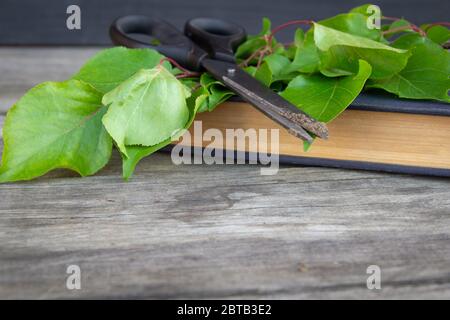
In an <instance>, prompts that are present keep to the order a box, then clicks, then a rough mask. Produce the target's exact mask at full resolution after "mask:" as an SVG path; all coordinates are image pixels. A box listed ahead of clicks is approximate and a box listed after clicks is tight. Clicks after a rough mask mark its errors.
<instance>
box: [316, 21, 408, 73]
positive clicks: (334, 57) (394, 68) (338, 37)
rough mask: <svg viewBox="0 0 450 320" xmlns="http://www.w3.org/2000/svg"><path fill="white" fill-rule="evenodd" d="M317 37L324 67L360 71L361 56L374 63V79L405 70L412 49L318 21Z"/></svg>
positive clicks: (331, 69) (333, 69)
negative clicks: (392, 45) (398, 46)
mask: <svg viewBox="0 0 450 320" xmlns="http://www.w3.org/2000/svg"><path fill="white" fill-rule="evenodd" d="M314 41H315V44H316V46H317V47H318V48H319V50H321V51H322V53H321V69H322V70H325V71H329V73H330V72H334V73H336V72H335V70H343V71H346V72H353V73H356V71H357V70H358V65H359V64H358V60H360V59H362V60H365V61H367V62H369V63H370V65H371V66H372V74H371V76H370V77H371V78H372V79H382V78H388V77H391V76H392V75H394V74H396V73H397V72H399V71H400V70H402V69H403V68H404V67H405V66H406V63H407V61H408V58H409V56H410V53H409V52H408V51H407V50H402V49H398V48H394V47H391V46H388V45H386V44H383V43H381V42H377V41H374V40H371V39H368V38H364V37H360V36H356V35H352V34H349V33H345V32H342V31H339V30H335V29H332V28H328V27H326V26H323V25H320V24H318V23H314Z"/></svg>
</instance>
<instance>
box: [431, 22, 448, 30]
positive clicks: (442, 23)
mask: <svg viewBox="0 0 450 320" xmlns="http://www.w3.org/2000/svg"><path fill="white" fill-rule="evenodd" d="M434 26H443V27H448V28H450V22H435V23H431V24H429V25H427V26H426V27H425V31H427V30H428V29H430V28H432V27H434Z"/></svg>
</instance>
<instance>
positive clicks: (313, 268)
mask: <svg viewBox="0 0 450 320" xmlns="http://www.w3.org/2000/svg"><path fill="white" fill-rule="evenodd" d="M8 50H10V49H6V51H7V52H11V51H8ZM11 50H12V49H11ZM14 50H15V49H14ZM22 50H25V49H22ZM39 50H41V49H37V50H35V49H28V51H27V52H28V53H27V54H26V55H25V54H24V55H25V56H24V57H23V59H24V60H25V61H27V59H28V58H27V56H28V55H29V56H32V55H33V51H37V52H39ZM58 50H60V51H59V56H60V57H61V59H62V56H66V57H69V56H72V57H75V56H76V55H77V54H76V52H78V53H80V51H77V50H75V51H73V50H72V49H64V50H63V49H58ZM93 50H95V49H93ZM4 55H5V49H0V56H4ZM48 55H51V52H48ZM19 56H20V55H19ZM15 59H19V60H20V58H19V57H16V58H15ZM42 59H43V60H42V61H44V60H45V55H42ZM69 60H70V59H65V60H64V61H66V62H64V66H61V69H63V68H67V69H66V70H68V69H70V68H71V67H69V65H71V64H72V63H73V62H72V61H70V62H69ZM4 61H5V60H4V59H0V73H1V74H2V77H1V79H2V80H1V81H2V82H1V84H0V90H1V91H0V92H2V94H1V95H0V102H1V103H4V100H5V98H4V97H3V93H5V92H9V91H8V90H6V89H5V87H4V85H5V84H6V83H8V80H7V79H5V77H4V76H3V74H4V73H3V71H4V70H7V69H8V68H10V66H9V65H8V63H7V62H4ZM6 61H7V60H6ZM42 61H41V63H42ZM17 62H18V63H20V61H17ZM45 63H47V65H49V64H50V62H48V61H47V62H45ZM66 63H67V64H66ZM31 65H33V64H32V63H31V62H30V66H31ZM35 65H36V68H37V70H40V69H39V68H40V65H41V64H39V63H36V64H35ZM48 70H54V69H48ZM23 72H24V73H25V74H24V75H23V79H24V80H23V81H26V83H28V84H31V83H33V82H40V81H42V79H41V78H40V77H41V76H43V75H42V74H40V72H41V71H36V70H32V68H31V69H28V70H27V69H24V71H23ZM52 72H53V71H48V72H47V74H45V78H46V79H48V78H57V77H59V76H63V75H62V74H61V73H58V72H59V71H55V72H56V73H52ZM36 75H39V76H38V77H39V79H37V78H36ZM8 77H12V79H15V78H14V77H15V75H11V74H9V75H8ZM14 81H16V83H17V86H18V87H19V88H20V86H22V85H23V84H22V83H21V82H20V81H19V80H14ZM28 84H26V85H28ZM19 88H16V87H15V86H11V87H10V90H12V91H11V92H16V93H11V95H10V96H9V98H7V99H17V98H18V96H15V95H16V94H17V95H20V94H22V92H21V90H22V89H19ZM1 118H2V116H0V119H1ZM0 122H1V120H0ZM2 147H3V146H2V142H0V149H1V148H2ZM120 171H121V165H120V159H119V157H118V155H117V154H115V155H114V156H113V159H112V161H111V163H110V164H109V165H108V166H107V167H106V168H105V169H104V170H102V171H101V172H99V173H98V174H97V175H96V176H94V177H87V178H78V177H76V175H75V174H73V173H70V172H67V171H55V172H52V173H50V174H48V175H47V176H45V177H42V178H40V179H37V180H34V181H31V182H23V183H12V184H2V185H0V298H9V299H11V298H38V299H46V298H103V297H106V298H224V299H228V298H257V299H258V298H277V299H282V298H351V299H359V298H373V299H381V298H389V299H397V298H450V271H449V270H450V227H449V225H450V201H449V199H450V188H449V186H450V182H449V180H448V179H438V178H424V177H411V176H404V175H390V174H380V173H371V172H358V171H346V170H334V169H324V168H302V167H287V166H283V167H281V168H280V171H279V173H278V174H277V175H274V176H261V175H260V168H259V167H258V166H250V165H234V166H231V165H228V166H226V165H223V166H220V165H216V166H207V165H184V166H175V165H173V164H172V162H171V159H170V156H169V155H168V154H164V153H158V154H155V155H152V156H151V157H149V158H147V159H145V160H144V161H143V162H142V163H141V164H140V165H139V166H138V168H137V171H136V174H135V177H134V178H133V179H132V180H131V181H130V182H128V183H125V182H123V181H122V179H121V177H120ZM71 264H77V265H79V266H80V267H81V272H82V289H81V290H78V291H69V290H67V289H66V287H65V281H66V276H67V274H66V268H67V266H69V265H71ZM372 264H376V265H379V266H380V267H381V270H382V289H381V290H379V291H377V290H375V291H371V290H368V289H367V288H366V279H367V276H368V275H367V274H366V268H367V267H368V266H369V265H372Z"/></svg>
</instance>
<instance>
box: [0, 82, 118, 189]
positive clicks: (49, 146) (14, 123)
mask: <svg viewBox="0 0 450 320" xmlns="http://www.w3.org/2000/svg"><path fill="white" fill-rule="evenodd" d="M101 99H102V95H101V93H100V92H98V91H97V90H95V89H94V88H93V87H91V86H90V85H88V84H85V83H82V82H80V81H78V80H69V81H66V82H61V83H57V82H45V83H42V84H40V85H38V86H36V87H34V88H32V89H31V90H29V91H28V92H27V93H26V94H25V95H24V96H23V97H22V98H21V99H20V100H19V101H18V102H17V103H16V104H15V105H14V106H13V107H12V109H11V110H10V111H9V112H8V115H7V117H6V121H5V124H4V128H3V139H4V143H5V147H4V150H3V159H2V166H1V167H0V182H6V181H18V180H29V179H33V178H36V177H39V176H41V175H43V174H45V173H47V172H49V171H50V170H53V169H56V168H65V169H70V170H73V171H76V172H78V173H79V174H80V175H82V176H87V175H92V174H94V173H96V172H97V171H98V170H100V169H101V168H103V166H105V165H106V163H107V162H108V161H109V158H110V156H111V150H112V141H111V138H110V137H109V135H108V133H107V132H106V130H105V129H104V128H103V125H102V122H101V119H102V116H103V114H104V113H105V112H106V108H105V107H102V104H101Z"/></svg>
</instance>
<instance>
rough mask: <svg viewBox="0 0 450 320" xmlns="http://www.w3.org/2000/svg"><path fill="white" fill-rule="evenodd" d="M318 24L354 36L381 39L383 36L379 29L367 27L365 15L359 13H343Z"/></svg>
mask: <svg viewBox="0 0 450 320" xmlns="http://www.w3.org/2000/svg"><path fill="white" fill-rule="evenodd" d="M319 24H320V25H322V26H326V27H328V28H332V29H335V30H339V31H342V32H346V33H349V34H352V35H355V36H360V37H363V38H368V39H372V40H374V41H382V40H383V36H382V34H381V30H379V29H369V28H368V27H367V16H365V15H363V14H361V13H343V14H339V15H337V16H334V17H331V18H329V19H326V20H321V21H319Z"/></svg>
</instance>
